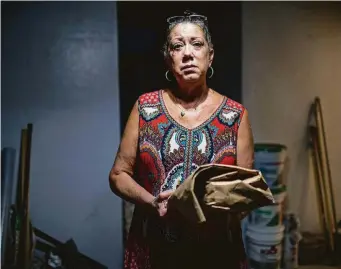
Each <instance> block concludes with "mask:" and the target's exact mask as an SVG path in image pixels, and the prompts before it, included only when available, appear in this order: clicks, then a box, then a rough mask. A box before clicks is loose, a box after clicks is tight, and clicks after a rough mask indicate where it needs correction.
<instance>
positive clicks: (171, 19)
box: [167, 15, 207, 24]
mask: <svg viewBox="0 0 341 269" xmlns="http://www.w3.org/2000/svg"><path fill="white" fill-rule="evenodd" d="M184 20H189V21H202V22H204V23H207V17H206V16H203V15H183V16H173V17H169V18H168V19H167V22H168V23H169V24H172V23H174V22H181V21H184Z"/></svg>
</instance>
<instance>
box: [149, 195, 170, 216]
mask: <svg viewBox="0 0 341 269" xmlns="http://www.w3.org/2000/svg"><path fill="white" fill-rule="evenodd" d="M172 193H173V191H172V190H168V191H164V192H160V193H159V195H158V196H156V197H155V199H154V200H153V202H152V206H153V208H154V209H156V211H157V214H158V215H159V216H160V217H163V216H165V215H166V214H167V202H168V198H169V197H170V196H171V195H172Z"/></svg>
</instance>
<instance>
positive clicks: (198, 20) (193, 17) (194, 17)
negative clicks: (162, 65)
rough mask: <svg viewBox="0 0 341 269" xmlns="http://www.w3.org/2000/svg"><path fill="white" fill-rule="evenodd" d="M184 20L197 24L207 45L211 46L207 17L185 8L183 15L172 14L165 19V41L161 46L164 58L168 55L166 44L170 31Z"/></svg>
mask: <svg viewBox="0 0 341 269" xmlns="http://www.w3.org/2000/svg"><path fill="white" fill-rule="evenodd" d="M184 22H187V23H193V24H196V25H197V26H199V27H200V28H201V30H202V31H203V32H204V36H205V39H206V41H207V43H208V46H209V47H210V48H213V44H212V38H211V33H210V31H209V29H208V21H207V18H206V17H205V16H203V15H199V14H197V13H194V12H191V11H188V10H186V11H185V12H184V15H182V16H173V17H169V18H168V19H167V23H168V27H167V31H166V42H165V43H164V45H163V48H162V53H163V56H164V57H165V58H166V57H167V56H168V46H169V39H170V38H169V36H170V33H171V31H172V30H173V28H174V27H175V26H177V25H178V24H180V23H184Z"/></svg>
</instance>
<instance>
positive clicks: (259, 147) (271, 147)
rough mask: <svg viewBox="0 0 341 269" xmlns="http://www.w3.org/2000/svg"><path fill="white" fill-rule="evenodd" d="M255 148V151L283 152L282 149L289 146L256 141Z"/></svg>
mask: <svg viewBox="0 0 341 269" xmlns="http://www.w3.org/2000/svg"><path fill="white" fill-rule="evenodd" d="M254 149H255V151H266V152H281V151H282V150H286V149H287V147H286V146H285V145H282V144H276V143H256V144H255V145H254Z"/></svg>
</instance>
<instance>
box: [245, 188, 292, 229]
mask: <svg viewBox="0 0 341 269" xmlns="http://www.w3.org/2000/svg"><path fill="white" fill-rule="evenodd" d="M271 192H272V194H273V196H274V199H275V201H276V204H274V205H270V206H264V207H261V208H258V209H256V210H254V211H252V212H251V213H250V215H249V217H248V221H249V224H250V225H253V226H262V227H264V228H265V227H273V226H282V225H283V205H282V203H283V201H284V199H285V197H286V187H285V186H279V187H277V188H275V189H273V190H271Z"/></svg>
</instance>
